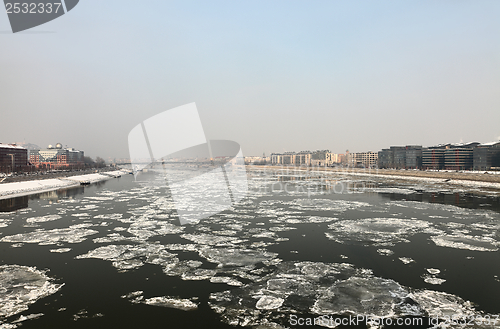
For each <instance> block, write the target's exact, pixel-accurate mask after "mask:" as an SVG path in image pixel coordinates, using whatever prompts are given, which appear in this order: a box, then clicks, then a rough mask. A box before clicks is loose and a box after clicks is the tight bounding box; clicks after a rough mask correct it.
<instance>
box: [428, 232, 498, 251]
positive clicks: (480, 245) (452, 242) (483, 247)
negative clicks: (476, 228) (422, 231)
mask: <svg viewBox="0 0 500 329" xmlns="http://www.w3.org/2000/svg"><path fill="white" fill-rule="evenodd" d="M430 239H431V240H432V241H433V242H434V243H435V244H436V245H437V246H440V247H448V248H455V249H465V250H474V251H497V250H498V246H499V245H500V243H499V242H498V241H496V240H495V239H492V238H489V237H483V236H471V235H465V234H453V235H439V236H431V237H430Z"/></svg>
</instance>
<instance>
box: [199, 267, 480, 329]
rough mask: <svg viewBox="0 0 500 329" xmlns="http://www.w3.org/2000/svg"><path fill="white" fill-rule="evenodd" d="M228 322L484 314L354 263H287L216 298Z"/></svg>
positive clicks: (278, 323)
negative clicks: (297, 316)
mask: <svg viewBox="0 0 500 329" xmlns="http://www.w3.org/2000/svg"><path fill="white" fill-rule="evenodd" d="M209 305H210V307H211V308H212V309H213V310H214V311H215V312H217V313H219V314H220V315H221V318H222V319H223V321H224V322H226V323H228V324H231V325H240V326H245V327H257V326H263V327H273V326H274V327H278V326H281V325H286V324H288V323H287V320H288V319H287V317H288V315H289V314H290V312H292V313H299V314H300V313H302V314H304V313H312V314H316V315H318V316H322V315H328V316H347V315H353V316H363V317H365V318H367V317H369V318H371V319H381V318H397V317H408V316H409V317H431V316H439V317H440V318H442V317H443V316H444V315H450V316H451V315H453V314H456V315H457V316H459V317H460V316H463V317H466V316H478V315H479V314H481V313H480V312H478V311H477V310H475V309H474V307H473V306H472V304H471V303H470V302H466V301H464V300H462V299H461V298H459V297H457V296H454V295H451V294H447V293H443V292H437V291H432V290H416V291H414V290H412V289H411V288H408V287H405V286H402V285H400V284H399V283H397V282H395V281H394V280H391V279H384V278H380V277H376V276H373V274H372V273H371V271H369V270H365V269H356V268H355V267H353V266H352V265H350V264H345V263H342V264H338V263H330V264H327V263H314V262H298V263H293V262H284V263H282V264H280V265H278V266H277V270H276V271H274V272H273V273H271V274H269V275H266V276H264V277H262V278H261V279H260V280H257V281H255V282H253V283H250V284H247V285H244V286H242V287H240V288H236V289H233V290H228V291H223V292H216V293H212V294H211V295H210V300H209Z"/></svg>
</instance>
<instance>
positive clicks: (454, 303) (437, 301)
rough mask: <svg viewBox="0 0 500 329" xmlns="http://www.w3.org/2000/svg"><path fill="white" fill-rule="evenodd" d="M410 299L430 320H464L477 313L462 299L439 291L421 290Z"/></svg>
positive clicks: (470, 304) (469, 303)
mask: <svg viewBox="0 0 500 329" xmlns="http://www.w3.org/2000/svg"><path fill="white" fill-rule="evenodd" d="M411 298H412V299H413V300H414V301H415V302H417V303H418V304H419V305H420V306H421V307H422V308H423V309H424V310H425V311H426V312H427V313H428V315H429V317H431V318H437V317H439V318H443V317H444V316H449V317H450V318H451V317H452V316H453V317H456V318H457V319H465V318H466V317H469V316H475V315H477V314H478V312H477V311H475V310H474V308H473V307H472V303H471V302H469V301H467V302H466V301H464V300H463V299H462V298H460V297H458V296H455V295H451V294H447V293H445V292H440V291H432V290H421V291H416V292H414V293H412V296H411Z"/></svg>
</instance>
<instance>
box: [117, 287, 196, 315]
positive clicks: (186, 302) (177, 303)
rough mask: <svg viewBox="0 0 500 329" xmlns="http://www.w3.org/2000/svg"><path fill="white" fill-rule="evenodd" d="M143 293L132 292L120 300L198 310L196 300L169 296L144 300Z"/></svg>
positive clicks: (184, 309)
mask: <svg viewBox="0 0 500 329" xmlns="http://www.w3.org/2000/svg"><path fill="white" fill-rule="evenodd" d="M143 293H144V292H143V291H141V290H139V291H134V292H131V293H129V294H126V295H123V296H121V297H122V298H125V299H128V300H130V302H132V303H135V304H139V303H140V304H146V305H151V306H161V307H168V308H175V309H178V310H183V311H193V310H196V309H197V308H198V303H197V302H196V300H197V299H196V298H192V299H182V298H176V297H170V296H159V297H151V298H144V296H143Z"/></svg>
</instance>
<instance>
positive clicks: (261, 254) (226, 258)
mask: <svg viewBox="0 0 500 329" xmlns="http://www.w3.org/2000/svg"><path fill="white" fill-rule="evenodd" d="M199 254H200V256H201V257H203V258H205V259H206V260H208V261H209V262H212V263H217V264H219V265H220V266H245V265H254V264H258V263H261V262H264V261H269V260H272V259H274V258H276V256H278V254H277V253H273V252H268V251H260V250H251V249H234V248H228V249H225V248H206V249H202V250H200V252H199Z"/></svg>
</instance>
